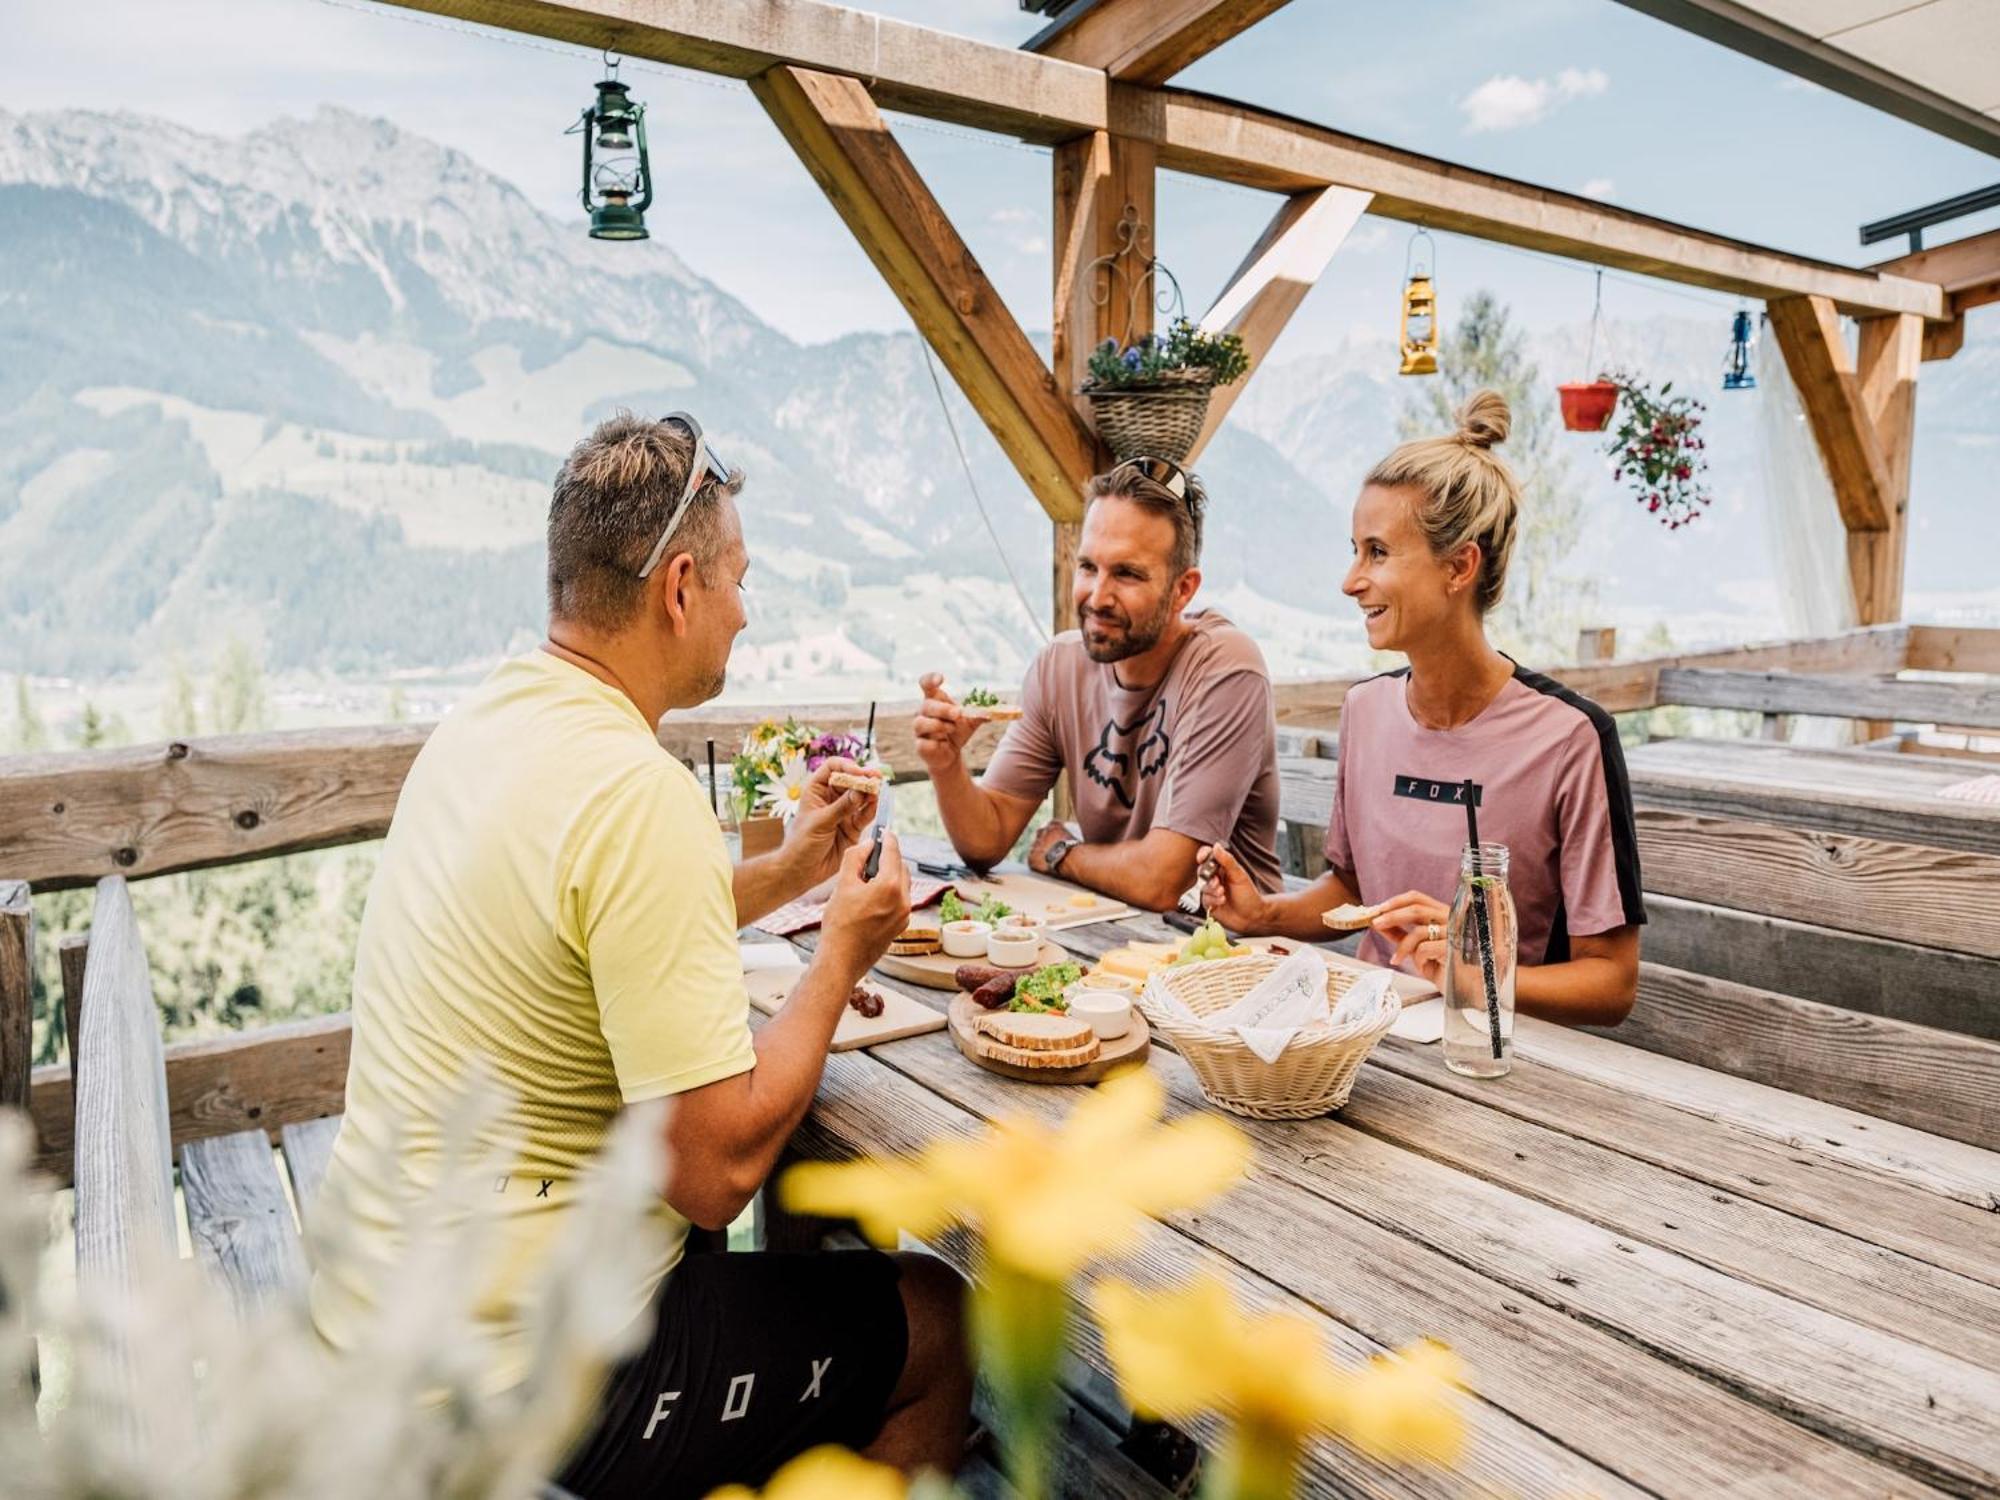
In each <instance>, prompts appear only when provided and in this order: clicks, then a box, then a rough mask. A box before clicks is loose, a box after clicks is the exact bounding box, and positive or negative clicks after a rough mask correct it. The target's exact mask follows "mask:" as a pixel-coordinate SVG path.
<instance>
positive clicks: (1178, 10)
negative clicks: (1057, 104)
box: [1024, 0, 1285, 84]
mask: <svg viewBox="0 0 2000 1500" xmlns="http://www.w3.org/2000/svg"><path fill="white" fill-rule="evenodd" d="M1284 3H1285V0H1084V3H1083V4H1081V5H1072V6H1071V7H1070V8H1069V9H1067V10H1065V11H1064V12H1063V13H1062V16H1061V17H1060V19H1058V20H1057V21H1056V22H1055V23H1054V24H1053V25H1051V26H1049V27H1048V28H1046V29H1045V30H1043V31H1041V32H1039V33H1037V34H1036V35H1035V36H1034V37H1032V38H1030V39H1029V40H1028V41H1027V42H1026V43H1025V44H1024V45H1025V46H1026V48H1027V50H1028V51H1030V52H1039V53H1040V54H1041V55H1042V56H1043V57H1056V58H1061V59H1062V60H1063V61H1064V62H1072V63H1079V64H1081V65H1082V66H1084V67H1086V68H1097V69H1100V70H1102V71H1103V72H1105V73H1108V74H1110V75H1111V77H1113V78H1115V79H1117V80H1118V81H1119V82H1120V83H1151V84H1160V83H1165V82H1166V81H1167V80H1168V79H1169V78H1171V77H1173V76H1174V74H1176V73H1178V72H1180V71H1181V70H1182V69H1183V68H1186V67H1189V66H1191V65H1192V64H1194V63H1195V62H1196V61H1197V60H1198V59H1200V58H1203V57H1206V56H1207V55H1208V54H1209V53H1211V52H1213V51H1214V50H1215V49H1216V48H1217V47H1220V46H1221V45H1222V44H1223V43H1224V42H1226V41H1228V40H1229V39H1230V38H1231V37H1233V36H1235V35H1236V34H1237V33H1238V32H1241V31H1244V30H1247V29H1248V28H1249V27H1251V26H1254V25H1256V24H1257V22H1259V21H1261V20H1263V19H1264V17H1266V16H1268V15H1270V14H1271V13H1272V12H1273V11H1275V10H1277V9H1278V8H1279V7H1280V6H1282V5H1283V4H1284Z"/></svg>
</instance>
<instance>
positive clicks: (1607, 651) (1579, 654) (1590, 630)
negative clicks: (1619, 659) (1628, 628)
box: [1576, 625, 1618, 666]
mask: <svg viewBox="0 0 2000 1500" xmlns="http://www.w3.org/2000/svg"><path fill="white" fill-rule="evenodd" d="M1617 654H1618V627H1617V626H1615V625H1593V626H1588V627H1586V628H1585V629H1582V630H1579V631H1578V632H1577V633H1576V660H1577V665H1578V666H1585V665H1588V664H1589V663H1591V662H1599V661H1610V660H1611V658H1612V657H1614V656H1616V655H1617Z"/></svg>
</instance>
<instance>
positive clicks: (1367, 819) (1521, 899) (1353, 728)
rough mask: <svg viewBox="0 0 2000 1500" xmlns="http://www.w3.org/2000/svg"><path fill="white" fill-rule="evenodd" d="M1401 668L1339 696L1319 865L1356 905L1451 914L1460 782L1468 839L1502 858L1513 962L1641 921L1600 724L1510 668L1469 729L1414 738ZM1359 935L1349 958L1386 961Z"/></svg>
mask: <svg viewBox="0 0 2000 1500" xmlns="http://www.w3.org/2000/svg"><path fill="white" fill-rule="evenodd" d="M1409 675H1410V674H1409V669H1408V668H1407V667H1406V668H1404V669H1403V670H1401V671H1397V672H1391V673H1388V674H1387V675H1385V676H1382V677H1371V678H1370V679H1369V680H1368V681H1366V682H1362V683H1358V684H1356V685H1355V686H1354V687H1352V688H1350V689H1349V690H1348V693H1347V698H1346V701H1345V702H1343V703H1342V704H1341V706H1340V759H1339V769H1338V771H1337V773H1336V779H1335V784H1334V794H1333V814H1332V816H1331V817H1329V818H1328V819H1327V826H1326V860H1327V863H1328V864H1330V865H1332V866H1333V868H1334V869H1336V870H1341V871H1344V872H1346V873H1347V874H1348V875H1349V876H1350V877H1352V879H1353V881H1354V883H1355V886H1356V888H1357V891H1358V893H1359V895H1360V898H1361V903H1362V904H1363V905H1364V906H1373V905H1374V904H1375V903H1376V902H1378V901H1383V900H1386V899H1388V898H1389V897H1391V896H1399V895H1401V894H1402V893H1403V892H1404V891H1422V892H1424V893H1425V894H1426V895H1429V896H1434V897H1436V898H1437V899H1438V900H1440V901H1443V902H1445V903H1446V904H1447V905H1448V904H1450V902H1451V899H1452V897H1453V896H1455V895H1456V894H1457V892H1458V880H1459V861H1460V858H1461V856H1462V853H1463V851H1464V848H1465V839H1466V823H1465V804H1464V799H1463V797H1462V795H1461V786H1462V783H1463V782H1464V781H1465V780H1466V778H1467V777H1470V778H1471V779H1472V780H1473V781H1474V782H1476V783H1477V784H1478V786H1479V837H1480V839H1481V841H1482V842H1486V843H1500V844H1505V845H1506V846H1507V849H1508V870H1507V885H1508V889H1509V891H1510V892H1511V894H1512V895H1513V898H1514V906H1515V910H1516V913H1517V914H1518V916H1519V919H1520V956H1521V962H1522V963H1524V964H1542V963H1561V962H1564V961H1565V960H1567V959H1568V958H1569V956H1570V951H1569V940H1570V937H1571V935H1572V934H1575V935H1579V936H1591V935H1595V934H1598V933H1605V932H1610V931H1612V930H1613V929H1615V928H1619V927H1625V926H1631V925H1636V924H1638V923H1642V922H1644V921H1645V920H1646V908H1645V905H1644V904H1643V902H1642V901H1641V899H1640V895H1639V841H1638V836H1637V833H1636V831H1635V828H1634V822H1633V817H1632V790H1631V785H1630V783H1629V782H1628V781H1627V780H1626V776H1625V753H1624V751H1623V750H1622V749H1621V748H1620V747H1619V744H1618V727H1617V725H1616V724H1614V723H1613V722H1612V719H1611V715H1609V714H1607V713H1606V712H1605V711H1604V710H1603V709H1601V708H1599V707H1598V706H1597V705H1596V704H1595V703H1592V702H1591V701H1590V700H1589V699H1588V698H1585V697H1583V696H1581V695H1580V694H1577V693H1573V692H1571V691H1569V689H1567V688H1565V687H1563V686H1562V685H1561V684H1560V683H1558V682H1556V681H1554V680H1553V679H1551V678H1548V677H1544V676H1542V675H1541V674H1540V673H1538V672H1530V671H1528V670H1526V669H1525V668H1523V667H1519V666H1517V667H1515V668H1514V676H1513V678H1512V680H1511V681H1509V682H1508V683H1507V685H1506V686H1505V687H1503V688H1501V689H1500V693H1499V696H1497V697H1496V698H1494V700H1493V701H1492V702H1491V703H1489V704H1487V705H1486V707H1485V708H1484V709H1483V710H1481V711H1480V714H1479V716H1478V717H1477V718H1475V719H1474V720H1472V722H1470V723H1469V724H1461V725H1459V726H1458V727H1457V728H1456V729H1426V728H1424V727H1423V726H1422V725H1421V724H1419V723H1418V722H1417V721H1416V720H1415V719H1414V718H1412V717H1411V715H1410V709H1409V703H1408V700H1407V699H1406V698H1405V696H1404V688H1405V685H1406V684H1407V682H1408V680H1409ZM1391 951H1392V950H1391V948H1390V946H1389V944H1388V943H1387V942H1385V941H1384V940H1383V939H1382V937H1381V936H1380V935H1379V934H1377V933H1374V932H1370V933H1369V934H1368V936H1367V938H1366V940H1365V941H1364V942H1363V944H1362V948H1361V954H1362V957H1364V958H1370V959H1373V960H1375V961H1376V962H1378V963H1387V962H1388V960H1389V956H1390V953H1391Z"/></svg>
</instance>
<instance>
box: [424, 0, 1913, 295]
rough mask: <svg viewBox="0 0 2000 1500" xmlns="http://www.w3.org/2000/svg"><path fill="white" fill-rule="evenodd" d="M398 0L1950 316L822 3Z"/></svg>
mask: <svg viewBox="0 0 2000 1500" xmlns="http://www.w3.org/2000/svg"><path fill="white" fill-rule="evenodd" d="M388 3H390V4H396V5H402V6H404V7H406V8H409V9H413V10H421V11H427V12H431V13H435V14H439V15H448V16H456V17H458V18H460V19H463V20H468V21H475V22H479V23H481V24H484V25H489V26H498V27H501V28H503V29H506V30H510V31H517V32H521V33H524V34H526V35H530V36H542V37H549V38H552V39H554V40H557V41H563V42H569V43H573V44H575V45H577V46H580V47H583V48H586V49H589V50H590V51H593V52H594V51H596V50H597V49H598V48H600V47H609V48H611V49H613V50H615V51H617V52H620V53H622V54H623V55H625V56H628V57H639V58H650V59H652V60H654V61H658V62H667V63H672V64H675V65H676V66H680V67H687V68H694V69H698V70H700V71H703V72H709V73H718V74H722V75H724V76H726V77H734V78H753V77H756V76H757V75H759V74H760V73H763V72H764V71H765V70H766V69H768V68H770V67H771V66H773V65H774V64H779V63H784V64H790V65H793V66H797V67H802V68H809V69H812V70H814V71H818V72H825V73H837V74H843V75H845V76H847V77H851V78H858V79H861V80H864V81H865V82H866V83H867V85H868V87H869V90H870V92H871V93H873V94H874V96H875V98H876V99H877V100H878V101H879V102H880V103H881V104H882V105H883V106H884V107H885V108H888V109H894V110H903V111H907V112H909V113H911V114H917V115H922V116H925V117H926V118H929V119H936V120H945V121H949V122H952V123H955V124H960V125H969V126H973V127H975V128H978V129H989V130H997V131H1004V132H1007V133H1010V134H1013V135H1015V136H1018V137H1019V138H1020V139H1022V140H1029V141H1038V142H1041V143H1043V144H1049V145H1053V144H1055V143H1056V142H1059V141H1064V140H1068V139H1070V138H1072V137H1074V136H1076V135H1079V134H1082V133H1084V132H1087V131H1093V130H1105V129H1110V130H1111V131H1113V132H1114V133H1115V134H1120V135H1125V136H1128V137H1132V138H1135V139H1140V140H1145V141H1150V142H1152V143H1153V144H1154V145H1156V146H1157V147H1158V148H1159V150H1160V165H1161V166H1164V167H1168V168H1170V169H1172V170H1174V171H1185V172H1193V173H1196V174H1197V175H1201V176H1207V177H1219V178H1221V179H1223V180H1225V181H1229V182H1239V183H1242V184H1244V185H1245V186H1249V187H1258V188H1266V189H1270V190H1272V191H1275V192H1281V193H1293V192H1298V191H1301V190H1303V189H1307V188H1316V187H1325V186H1327V185H1328V184H1329V183H1332V184H1338V185H1341V186H1345V187H1354V188H1361V189H1364V190H1366V191H1369V192H1372V193H1374V194H1375V195H1376V198H1377V202H1376V204H1375V206H1374V210H1373V211H1374V212H1376V213H1378V214H1383V215H1386V216H1387V217H1389V218H1394V219H1404V220H1411V221H1417V220H1421V221H1422V222H1424V223H1427V224H1429V225H1430V226H1431V227H1432V228H1433V229H1449V230H1453V231H1455V232H1458V233H1463V234H1471V235H1475V236H1478V237H1480V238H1484V239H1491V240H1496V241H1499V242H1501V243H1503V244H1517V245H1522V246H1525V247H1527V248H1529V249H1537V250H1544V251H1549V252H1551V253H1554V254H1558V255H1567V256H1572V257H1574V258H1576V259H1578V260H1583V261H1589V262H1593V263H1595V264H1599V265H1606V266H1613V267H1617V268H1619V269H1623V270H1628V271H1636V272H1639V273H1640V274H1643V275H1648V276H1658V277H1661V278H1663V279H1665V280H1668V281H1679V282H1685V283H1687V284H1689V285H1692V286H1706V287H1712V288H1714V289H1716V290H1719V291H1725V292H1730V293H1732V294H1735V295H1738V296H1746V297H1757V298H1762V299H1769V298H1772V297H1783V296H1793V295H1804V294H1808V293H1810V294H1814V295H1818V296H1824V297H1829V298H1831V299H1832V300H1833V302H1834V304H1835V305H1836V306H1837V307H1839V308H1840V309H1841V310H1842V311H1843V312H1849V313H1856V314H1866V313H1892V312H1893V313H1902V312H1914V313H1918V314H1921V315H1922V316H1924V317H1926V318H1943V317H1947V316H1949V313H1948V310H1947V308H1946V306H1945V301H1944V293H1943V292H1942V291H1941V290H1940V289H1939V288H1938V287H1937V286H1936V285H1935V284H1934V283H1926V282H1922V281H1913V280H1910V279H1908V278H1904V277H1896V276H1881V275H1878V274H1876V273H1875V272H1872V271H1868V270H1855V269H1854V268H1852V267H1848V266H1838V265H1834V264H1831V263H1830V262H1826V261H1816V260H1811V259H1808V258H1806V257H1804V256H1796V255H1787V254H1785V253H1784V252H1782V251H1776V250H1767V249H1764V248H1763V247H1761V246H1757V245H1751V244H1746V243H1744V242H1742V241H1739V240H1730V239H1726V238H1724V237H1722V236H1720V235H1712V234H1707V233H1704V232H1703V231H1700V230H1694V229H1688V228H1686V227H1684V226H1682V225H1679V224H1674V223H1671V222H1668V221H1666V220H1663V219H1654V218H1649V217H1647V216H1646V215H1644V214H1635V213H1631V212H1629V211H1627V210H1624V209H1619V208H1613V207H1611V206H1609V205H1607V204H1604V203H1600V202H1597V201H1596V200H1594V199H1590V198H1584V197H1580V196H1577V195H1575V194H1571V193H1559V192H1555V191H1552V190H1550V189H1547V188H1539V187H1535V186H1533V185H1531V184H1528V183H1522V182H1516V181H1513V180H1511V179H1508V178H1504V177H1496V176H1494V175H1493V174H1491V173H1486V172H1475V171H1473V170H1471V169H1469V168H1466V167H1461V166H1456V165H1454V164H1452V163H1450V162H1446V161H1441V160H1438V159H1436V158H1432V157H1426V156H1421V155H1418V154H1417V153H1415V152H1409V151H1398V150H1396V149H1394V148H1392V147H1388V146H1383V145H1381V144H1379V143H1377V142H1374V141H1368V140H1364V139H1361V138H1360V137H1357V136H1351V135H1344V134H1342V133H1340V132H1338V131H1333V130H1328V129H1325V128H1324V127H1322V126H1318V125H1313V124H1310V123H1308V122H1305V121H1301V120H1296V119H1291V118H1289V117H1287V116H1284V115H1279V114H1274V113H1272V112H1270V111H1267V110H1259V109H1254V108H1251V107H1250V106H1248V105H1243V104H1238V103H1235V102H1233V101H1231V100H1227V99H1216V98H1212V97H1208V96H1205V95H1201V94H1194V93H1189V92H1187V91H1184V90H1175V89H1158V90H1156V89H1150V88H1146V87H1142V86H1139V85H1133V84H1115V83H1112V82H1110V81H1109V80H1108V79H1107V77H1106V75H1105V74H1103V73H1101V72H1099V71H1097V70H1095V69H1092V68H1085V67H1080V66H1078V65H1077V64H1075V63H1067V62H1063V61H1061V60H1060V59H1057V58H1053V57H1042V56H1038V55H1037V54H1035V53H1032V52H1023V51H1020V50H1017V49H1015V48H1011V47H997V46H993V45H991V44H988V43H983V42H976V41H973V40H971V39H970V38H967V37H959V36H952V35H950V34H948V33H945V32H940V31H935V30H931V29H929V28H927V27H922V26H914V25H910V24H908V23H906V22H900V21H891V20H887V19H884V18H881V17H878V16H874V15H871V14H869V13H867V12H865V11H857V10H851V9H848V8H846V7H843V6H838V5H828V4H821V3H818V0H757V3H755V4H732V5H718V4H715V3H714V0H567V3H555V0H388ZM1107 90H1109V91H1110V93H1111V97H1110V98H1109V99H1108V100H1107V97H1106V91H1107Z"/></svg>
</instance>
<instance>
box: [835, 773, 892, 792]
mask: <svg viewBox="0 0 2000 1500" xmlns="http://www.w3.org/2000/svg"><path fill="white" fill-rule="evenodd" d="M826 780H827V785H829V786H831V787H834V788H835V789H837V790H839V791H843V792H879V791H881V790H882V773H881V772H879V771H835V772H834V773H833V774H832V775H830V776H828V777H827V778H826Z"/></svg>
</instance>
